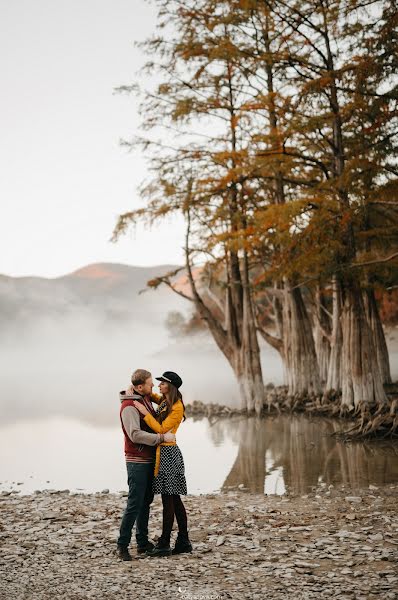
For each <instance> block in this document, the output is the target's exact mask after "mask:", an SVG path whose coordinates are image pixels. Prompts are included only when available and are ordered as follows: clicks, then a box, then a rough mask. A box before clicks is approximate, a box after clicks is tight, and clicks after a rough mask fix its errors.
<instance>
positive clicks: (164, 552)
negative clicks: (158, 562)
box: [146, 538, 171, 557]
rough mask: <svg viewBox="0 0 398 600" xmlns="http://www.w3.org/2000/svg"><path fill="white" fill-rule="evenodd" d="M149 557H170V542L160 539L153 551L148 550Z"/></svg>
mask: <svg viewBox="0 0 398 600" xmlns="http://www.w3.org/2000/svg"><path fill="white" fill-rule="evenodd" d="M146 555H147V556H153V557H154V556H170V555H171V548H170V540H169V541H167V540H163V539H162V538H159V539H158V541H157V544H156V546H155V547H154V548H153V549H152V550H148V552H146Z"/></svg>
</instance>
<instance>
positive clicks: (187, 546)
mask: <svg viewBox="0 0 398 600" xmlns="http://www.w3.org/2000/svg"><path fill="white" fill-rule="evenodd" d="M184 552H192V544H191V542H190V541H189V538H188V535H178V536H177V539H176V543H175V546H174V548H173V554H183V553H184Z"/></svg>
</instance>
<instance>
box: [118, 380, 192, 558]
mask: <svg viewBox="0 0 398 600" xmlns="http://www.w3.org/2000/svg"><path fill="white" fill-rule="evenodd" d="M156 379H157V380H158V381H160V384H159V390H160V395H157V394H153V393H152V388H153V381H152V375H151V373H150V372H149V371H145V370H144V369H137V370H136V371H134V373H133V374H132V376H131V384H132V385H131V386H130V387H129V388H128V389H127V390H126V391H123V392H120V401H121V406H120V421H121V425H122V429H123V433H124V453H125V457H126V466H127V478H128V486H129V494H128V498H127V506H126V510H125V511H124V514H123V518H122V523H121V525H120V535H119V539H118V541H117V549H118V556H119V557H120V558H121V559H122V560H131V555H130V553H129V549H128V547H129V544H130V541H131V535H132V529H133V527H134V524H135V528H136V540H137V552H138V553H139V554H143V555H145V556H153V557H155V556H170V555H171V554H180V553H182V552H191V551H192V545H191V542H190V541H189V538H188V529H187V514H186V511H185V507H184V504H183V502H182V500H181V498H180V495H181V494H184V495H185V494H186V493H187V484H186V480H185V473H184V460H183V457H182V454H181V451H180V449H179V447H178V446H177V444H176V436H175V434H176V431H177V429H178V427H179V425H180V423H181V421H182V420H185V415H184V412H185V406H184V402H183V399H182V395H181V392H180V390H179V388H180V387H181V385H182V379H181V377H180V376H179V375H177V373H174V372H173V371H165V372H164V373H163V375H162V376H161V377H156ZM152 402H153V403H154V404H156V405H157V409H156V411H155V410H154V408H153V405H152ZM154 494H161V495H162V504H163V526H162V534H161V536H160V538H159V540H158V542H157V544H156V546H154V544H152V542H150V541H149V540H148V520H149V511H150V504H151V503H152V500H153V497H154ZM174 515H175V517H176V520H177V524H178V536H177V540H176V543H175V546H174V548H173V550H172V549H171V547H170V535H171V531H172V528H173V522H174Z"/></svg>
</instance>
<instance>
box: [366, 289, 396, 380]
mask: <svg viewBox="0 0 398 600" xmlns="http://www.w3.org/2000/svg"><path fill="white" fill-rule="evenodd" d="M364 304H365V310H366V316H367V319H368V323H369V327H370V331H371V334H372V338H373V344H374V347H375V349H376V359H377V364H378V366H379V371H380V374H381V378H382V381H383V383H384V384H386V383H387V384H388V383H391V381H392V380H391V371H390V359H389V356H388V349H387V344H386V338H385V335H384V330H383V325H382V324H381V319H380V313H379V309H378V306H377V302H376V298H375V294H374V291H373V290H372V289H367V290H365V292H364Z"/></svg>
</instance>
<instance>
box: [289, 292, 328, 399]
mask: <svg viewBox="0 0 398 600" xmlns="http://www.w3.org/2000/svg"><path fill="white" fill-rule="evenodd" d="M283 341H284V355H285V359H286V370H287V384H288V390H289V391H288V393H289V395H291V396H294V395H296V394H298V395H300V396H304V395H306V394H316V395H318V394H320V393H321V384H320V378H319V369H318V362H317V358H316V353H315V344H314V337H313V334H312V327H311V321H310V318H309V315H308V312H307V309H306V307H305V304H304V301H303V297H302V295H301V291H300V289H299V288H295V289H294V288H292V287H291V286H290V284H289V283H288V282H285V300H284V306H283Z"/></svg>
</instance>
